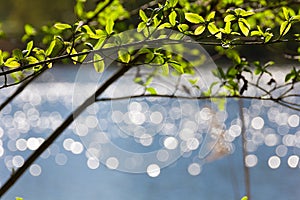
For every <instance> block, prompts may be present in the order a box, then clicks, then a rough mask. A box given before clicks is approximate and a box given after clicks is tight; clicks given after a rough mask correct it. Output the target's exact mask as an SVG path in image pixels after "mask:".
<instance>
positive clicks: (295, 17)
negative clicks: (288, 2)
mask: <svg viewBox="0 0 300 200" xmlns="http://www.w3.org/2000/svg"><path fill="white" fill-rule="evenodd" d="M291 20H292V21H297V22H299V21H300V15H295V16H292V17H291Z"/></svg>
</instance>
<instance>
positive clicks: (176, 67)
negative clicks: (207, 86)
mask: <svg viewBox="0 0 300 200" xmlns="http://www.w3.org/2000/svg"><path fill="white" fill-rule="evenodd" d="M170 65H171V66H172V67H173V68H174V69H175V70H176V71H177V72H179V73H180V74H184V69H183V66H182V65H181V64H180V63H175V62H171V63H170Z"/></svg>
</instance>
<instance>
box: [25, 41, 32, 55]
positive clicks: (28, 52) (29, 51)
mask: <svg viewBox="0 0 300 200" xmlns="http://www.w3.org/2000/svg"><path fill="white" fill-rule="evenodd" d="M32 47H33V41H32V40H31V41H30V42H28V43H27V46H26V50H27V53H26V54H25V56H28V55H29V54H30V53H31V50H32Z"/></svg>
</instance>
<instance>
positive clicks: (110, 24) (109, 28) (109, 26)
mask: <svg viewBox="0 0 300 200" xmlns="http://www.w3.org/2000/svg"><path fill="white" fill-rule="evenodd" d="M114 25H115V22H114V21H113V20H112V19H111V18H110V19H108V20H107V21H106V26H105V30H106V33H107V34H108V35H110V34H112V32H113V28H114Z"/></svg>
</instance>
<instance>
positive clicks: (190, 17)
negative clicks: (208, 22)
mask: <svg viewBox="0 0 300 200" xmlns="http://www.w3.org/2000/svg"><path fill="white" fill-rule="evenodd" d="M185 19H186V20H187V21H189V22H191V23H194V24H199V23H205V20H204V19H203V17H202V16H200V15H198V14H196V13H185Z"/></svg>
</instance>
